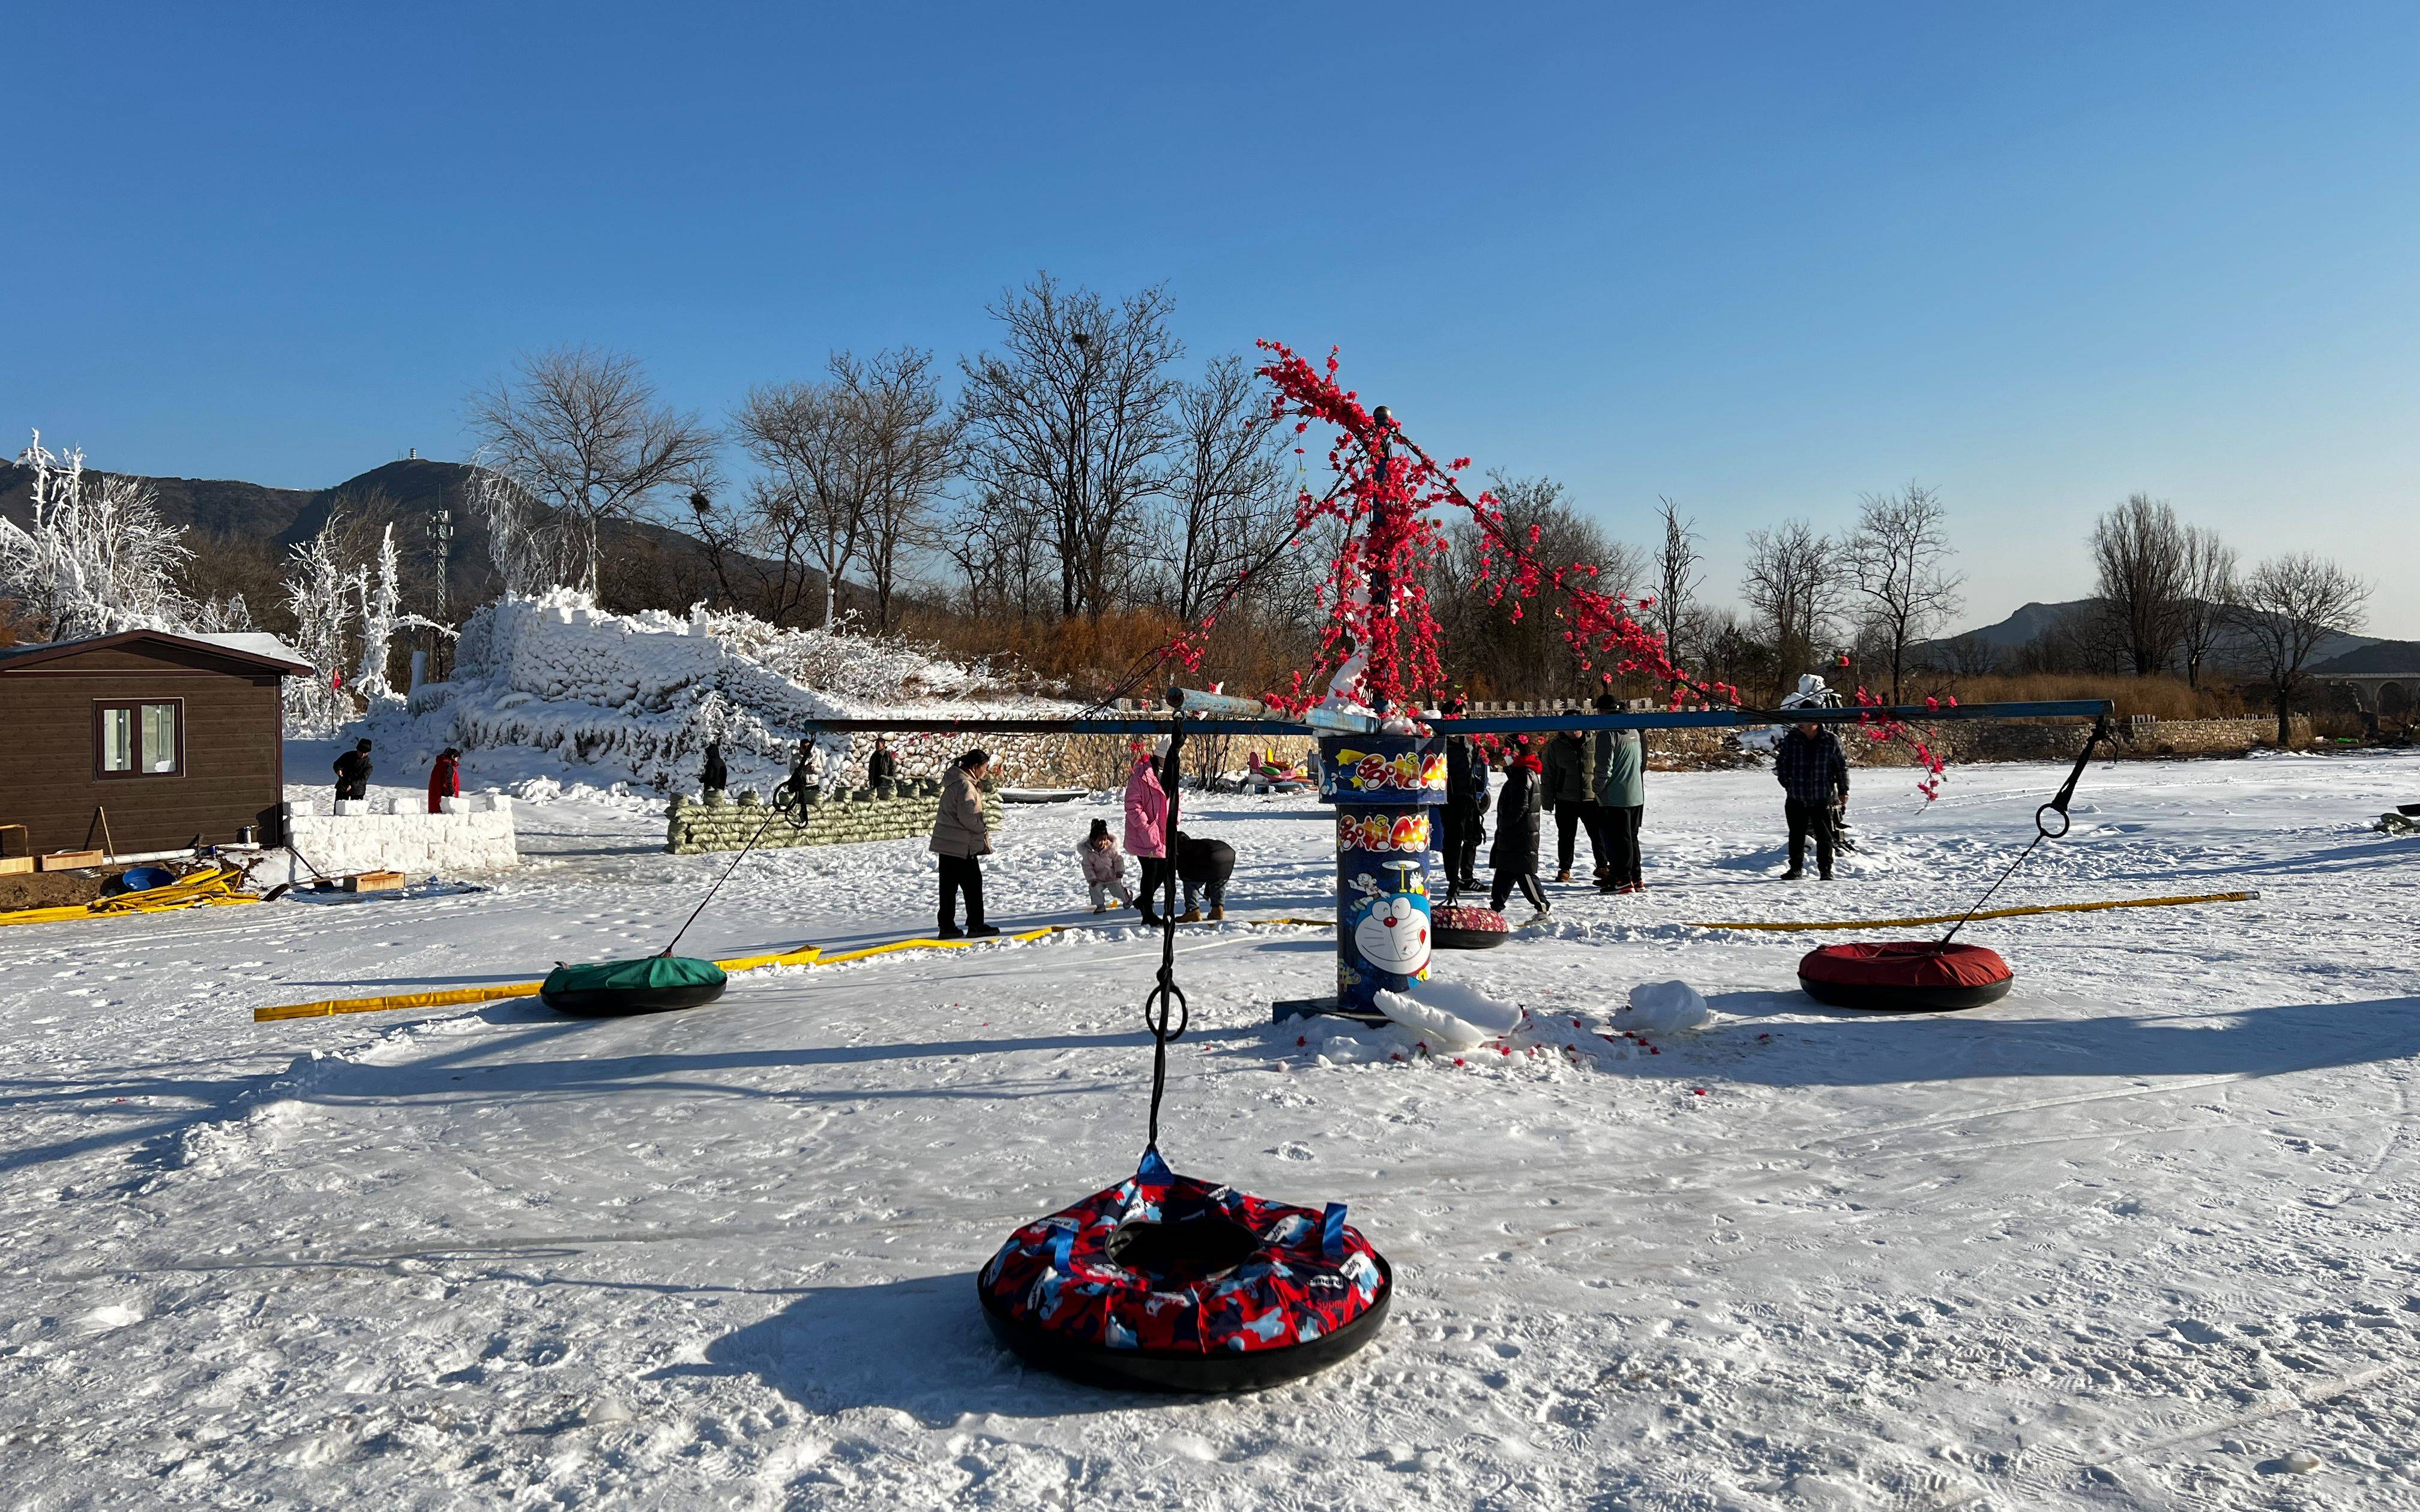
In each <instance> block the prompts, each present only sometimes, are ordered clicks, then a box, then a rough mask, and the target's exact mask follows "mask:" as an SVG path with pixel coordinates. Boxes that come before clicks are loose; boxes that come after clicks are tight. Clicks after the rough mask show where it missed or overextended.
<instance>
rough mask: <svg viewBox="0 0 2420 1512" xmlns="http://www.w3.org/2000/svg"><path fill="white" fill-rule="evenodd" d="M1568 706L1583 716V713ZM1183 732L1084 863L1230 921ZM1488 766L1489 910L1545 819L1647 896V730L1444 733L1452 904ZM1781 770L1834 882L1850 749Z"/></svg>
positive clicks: (1196, 913) (1099, 828) (1604, 885)
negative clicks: (1188, 811) (1193, 820)
mask: <svg viewBox="0 0 2420 1512" xmlns="http://www.w3.org/2000/svg"><path fill="white" fill-rule="evenodd" d="M1619 707H1620V705H1619V704H1618V703H1617V702H1615V701H1614V700H1613V699H1612V698H1610V697H1604V698H1599V699H1598V700H1597V701H1596V712H1598V713H1600V714H1609V713H1613V712H1616V711H1617V710H1618V709H1619ZM1444 712H1445V713H1446V714H1448V715H1453V714H1458V713H1460V712H1461V705H1460V704H1459V703H1458V702H1457V703H1452V704H1449V705H1448V706H1447V708H1446V709H1445V710H1444ZM1564 712H1565V713H1566V714H1569V715H1573V716H1577V715H1578V714H1579V712H1580V711H1579V710H1577V709H1566V710H1565V711H1564ZM1184 738H1185V737H1184V733H1183V732H1182V730H1180V731H1178V732H1177V733H1175V734H1174V735H1172V736H1170V737H1167V738H1164V739H1162V740H1161V741H1160V742H1159V743H1158V745H1157V746H1156V747H1148V746H1145V745H1143V744H1142V743H1141V742H1140V741H1138V742H1136V743H1135V745H1134V747H1133V756H1134V763H1133V766H1132V768H1131V769H1130V770H1129V772H1128V773H1127V776H1126V785H1125V836H1124V838H1125V850H1124V851H1121V850H1120V849H1119V845H1118V841H1119V837H1118V836H1116V835H1113V834H1111V833H1110V831H1109V821H1108V820H1106V819H1095V820H1094V821H1093V822H1092V827H1091V830H1090V832H1089V833H1088V834H1086V836H1085V837H1084V839H1083V840H1082V841H1081V842H1079V843H1078V846H1077V848H1076V855H1077V860H1078V865H1079V866H1080V867H1081V868H1082V871H1083V875H1084V880H1085V882H1086V884H1087V885H1088V886H1089V887H1090V889H1091V892H1092V902H1093V912H1094V913H1096V914H1101V913H1107V912H1109V909H1110V907H1111V906H1112V905H1111V904H1110V903H1109V899H1110V898H1111V897H1115V898H1116V900H1117V903H1116V904H1115V906H1117V907H1120V908H1140V912H1141V915H1142V921H1143V922H1144V923H1145V924H1147V925H1152V926H1157V925H1158V924H1160V923H1161V922H1163V919H1162V917H1161V916H1160V914H1159V913H1157V912H1156V905H1158V904H1161V903H1163V902H1164V901H1165V899H1166V897H1167V892H1168V886H1169V883H1170V882H1171V880H1174V881H1176V882H1178V883H1180V884H1181V885H1182V887H1183V891H1184V895H1185V912H1184V914H1183V915H1181V916H1180V920H1181V921H1182V922H1186V923H1191V922H1194V921H1196V920H1198V919H1200V918H1202V917H1203V916H1202V911H1201V909H1200V907H1199V906H1198V905H1197V893H1198V894H1199V897H1200V900H1201V901H1202V902H1206V903H1208V904H1209V915H1208V917H1209V918H1213V919H1220V918H1226V915H1227V908H1226V903H1227V880H1228V878H1229V876H1230V875H1232V874H1233V871H1234V866H1235V852H1234V849H1233V847H1232V846H1230V845H1228V844H1226V843H1225V842H1224V841H1215V840H1208V839H1204V838H1201V837H1196V836H1188V835H1187V834H1186V833H1185V831H1184V830H1182V829H1180V828H1178V827H1176V821H1177V807H1176V798H1175V792H1176V774H1177V753H1178V751H1179V749H1180V748H1182V746H1183V744H1184ZM366 744H367V742H364V745H365V746H366ZM448 754H449V755H450V754H452V753H451V752H449V753H448ZM881 754H882V755H884V756H888V755H889V752H888V751H884V752H882V753H881ZM364 764H366V752H365V753H364ZM894 770H895V768H894ZM990 770H991V758H990V757H989V756H988V755H987V754H986V753H985V752H984V751H982V750H979V749H978V750H970V751H968V752H967V753H966V754H965V755H963V756H961V757H959V758H958V759H957V761H956V763H955V764H953V765H952V766H951V768H950V770H949V771H948V773H947V774H946V775H945V776H944V777H943V778H942V781H941V803H940V811H939V814H938V815H937V816H936V817H935V819H934V821H933V838H932V844H931V850H932V852H933V854H934V855H935V856H938V857H939V862H940V936H941V938H943V939H958V938H962V937H972V938H984V937H988V936H990V935H994V934H998V933H1000V931H999V930H998V929H997V928H996V927H994V926H993V925H991V924H989V923H987V922H985V918H984V898H983V868H982V866H981V863H980V858H981V857H982V856H987V855H989V854H991V829H990V823H989V821H988V820H987V819H986V818H985V814H984V808H983V791H982V786H983V781H984V779H985V777H986V776H987V775H988V774H989V772H990ZM1491 774H1494V775H1497V777H1498V778H1499V780H1497V782H1495V783H1494V784H1493V786H1494V788H1495V804H1494V809H1495V812H1494V819H1495V841H1494V843H1493V845H1491V846H1490V847H1489V850H1488V863H1489V865H1490V867H1491V868H1492V869H1493V870H1494V872H1495V876H1494V878H1493V880H1492V882H1491V884H1490V887H1489V889H1488V890H1489V897H1490V899H1491V906H1493V907H1495V908H1496V909H1497V910H1499V911H1500V910H1501V909H1502V908H1503V907H1504V905H1505V903H1508V902H1509V901H1511V898H1512V894H1513V892H1514V891H1516V890H1517V891H1519V892H1520V894H1521V895H1522V897H1523V898H1525V899H1527V900H1528V903H1529V904H1530V906H1531V907H1532V908H1534V909H1536V910H1537V917H1538V918H1542V919H1543V918H1547V917H1549V916H1550V915H1551V914H1552V912H1553V905H1552V904H1551V903H1549V902H1548V900H1547V897H1546V891H1545V887H1544V884H1543V883H1542V882H1541V881H1540V878H1539V864H1538V856H1539V842H1540V839H1541V835H1540V831H1541V829H1542V828H1543V823H1542V821H1543V816H1544V814H1546V813H1552V814H1554V815H1555V837H1556V849H1555V862H1556V864H1555V880H1556V881H1557V882H1559V883H1567V882H1570V881H1571V880H1572V866H1573V863H1574V862H1575V860H1577V859H1578V841H1579V837H1580V836H1581V835H1583V834H1585V835H1586V836H1587V837H1588V840H1589V847H1590V853H1591V856H1590V858H1591V859H1592V860H1593V862H1594V863H1595V870H1594V872H1593V877H1592V880H1593V881H1594V883H1595V885H1596V888H1597V890H1598V891H1599V892H1602V893H1607V894H1613V895H1623V894H1629V893H1637V892H1643V891H1645V890H1646V887H1647V884H1646V878H1645V861H1644V856H1643V855H1642V848H1641V841H1640V834H1641V830H1642V828H1643V822H1644V820H1645V818H1646V814H1647V786H1646V778H1647V762H1646V749H1645V747H1644V745H1643V744H1642V742H1641V741H1640V738H1639V733H1638V732H1637V731H1636V730H1594V731H1588V732H1580V731H1572V730H1567V731H1563V732H1561V733H1558V734H1555V735H1553V736H1551V737H1549V738H1548V739H1547V740H1546V741H1545V742H1544V745H1543V747H1533V746H1532V745H1531V744H1529V742H1528V737H1517V738H1515V739H1514V740H1512V741H1511V742H1508V743H1506V744H1505V745H1503V746H1501V747H1500V748H1497V750H1496V751H1495V752H1494V753H1493V754H1492V755H1491V754H1490V753H1489V752H1488V751H1486V750H1485V749H1483V748H1481V747H1480V746H1479V744H1478V742H1477V740H1476V738H1475V737H1472V736H1466V735H1453V736H1449V737H1448V738H1447V741H1446V801H1445V804H1444V806H1443V808H1442V810H1440V813H1439V820H1440V825H1439V828H1440V830H1441V835H1440V837H1439V838H1440V848H1441V849H1442V851H1443V853H1444V856H1445V864H1446V895H1447V897H1448V898H1449V900H1450V899H1452V898H1454V897H1457V896H1459V895H1460V894H1461V893H1462V892H1463V891H1465V890H1470V891H1474V892H1475V891H1477V890H1478V887H1479V878H1478V874H1477V872H1478V861H1479V847H1480V845H1481V842H1482V841H1485V840H1486V838H1487V833H1486V831H1487V821H1488V817H1489V813H1488V810H1489V802H1488V796H1489V789H1490V786H1491V783H1490V777H1491ZM1774 775H1775V777H1776V779H1778V780H1779V782H1780V783H1781V787H1782V792H1783V794H1784V802H1783V814H1784V817H1785V818H1786V820H1787V821H1788V824H1789V826H1790V870H1789V871H1788V872H1784V873H1783V877H1784V879H1785V880H1795V879H1797V878H1798V877H1800V876H1803V875H1804V874H1805V869H1806V847H1807V840H1808V839H1810V838H1811V839H1813V841H1815V863H1816V867H1817V871H1818V874H1819V875H1821V876H1822V877H1823V878H1824V879H1825V880H1826V881H1829V880H1830V879H1831V876H1832V862H1833V856H1834V852H1835V850H1836V848H1837V847H1838V824H1839V820H1838V814H1839V810H1841V809H1842V808H1844V807H1845V806H1846V805H1847V803H1848V797H1849V763H1848V757H1847V755H1846V753H1844V752H1843V751H1842V750H1841V748H1840V743H1839V741H1838V739H1837V738H1836V737H1835V736H1834V735H1833V734H1832V733H1831V732H1830V731H1829V730H1826V729H1824V728H1823V726H1822V725H1821V724H1818V723H1815V722H1813V721H1807V722H1804V723H1800V724H1797V725H1793V726H1792V727H1791V729H1790V730H1789V731H1788V732H1787V733H1784V734H1783V736H1782V737H1781V740H1780V741H1779V742H1778V744H1777V745H1776V747H1775V750H1774ZM1129 855H1130V856H1134V857H1135V858H1136V859H1138V860H1140V862H1141V863H1142V885H1141V887H1140V894H1139V895H1138V893H1137V892H1134V891H1129V890H1128V888H1127V887H1126V882H1125V870H1126V857H1127V856H1129ZM1171 870H1172V871H1173V873H1174V874H1173V878H1172V879H1171ZM961 898H963V899H964V900H965V903H966V914H967V923H966V927H965V928H964V929H963V930H962V929H960V928H959V927H958V924H957V917H956V916H957V908H958V903H959V900H960V899H961Z"/></svg>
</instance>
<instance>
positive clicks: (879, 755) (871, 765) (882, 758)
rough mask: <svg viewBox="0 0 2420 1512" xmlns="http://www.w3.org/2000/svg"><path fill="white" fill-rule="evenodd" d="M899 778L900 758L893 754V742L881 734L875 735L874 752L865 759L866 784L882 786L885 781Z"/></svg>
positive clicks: (894, 780)
mask: <svg viewBox="0 0 2420 1512" xmlns="http://www.w3.org/2000/svg"><path fill="white" fill-rule="evenodd" d="M898 780H899V758H898V757H896V756H893V755H892V754H891V743H890V741H889V740H887V739H886V738H884V737H883V736H881V735H876V736H875V737H874V754H873V755H871V756H868V757H867V758H866V759H865V784H866V786H868V787H880V786H881V785H882V784H883V783H885V782H896V781H898Z"/></svg>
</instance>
